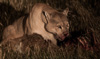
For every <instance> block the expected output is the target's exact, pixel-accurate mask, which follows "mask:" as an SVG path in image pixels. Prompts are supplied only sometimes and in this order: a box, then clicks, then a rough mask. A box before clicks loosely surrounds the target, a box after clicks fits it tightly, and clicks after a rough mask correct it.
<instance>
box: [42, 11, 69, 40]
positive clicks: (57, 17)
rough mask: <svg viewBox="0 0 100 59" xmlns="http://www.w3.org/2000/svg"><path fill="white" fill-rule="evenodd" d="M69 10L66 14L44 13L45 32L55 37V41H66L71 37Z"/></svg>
mask: <svg viewBox="0 0 100 59" xmlns="http://www.w3.org/2000/svg"><path fill="white" fill-rule="evenodd" d="M67 13H68V10H66V11H65V10H64V12H63V13H62V12H46V11H43V12H42V21H43V22H44V24H45V26H44V28H45V30H46V31H47V32H49V33H51V34H53V35H54V38H55V39H58V40H60V41H62V40H64V39H65V37H67V36H68V35H69V22H68V19H67Z"/></svg>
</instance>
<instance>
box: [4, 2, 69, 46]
mask: <svg viewBox="0 0 100 59" xmlns="http://www.w3.org/2000/svg"><path fill="white" fill-rule="evenodd" d="M66 12H68V11H66ZM66 12H65V11H64V13H63V12H58V11H57V10H55V9H53V8H51V7H50V6H48V5H46V4H42V3H38V4H36V5H34V7H33V8H32V10H31V12H30V14H29V16H28V18H27V19H26V23H25V25H24V26H25V27H24V28H23V21H24V17H25V16H23V17H21V18H19V19H18V20H17V21H15V22H14V23H13V24H12V25H9V26H8V27H6V28H5V30H4V32H3V39H4V40H6V39H8V40H9V39H14V38H18V37H21V36H23V35H25V34H27V35H31V34H33V33H37V34H40V35H41V36H42V37H43V38H44V39H45V40H51V41H52V43H54V44H55V45H56V44H57V40H56V39H59V38H60V39H61V37H63V36H64V34H66V33H67V35H68V33H69V23H68V20H67V17H66V15H67V13H66ZM59 26H61V28H59Z"/></svg>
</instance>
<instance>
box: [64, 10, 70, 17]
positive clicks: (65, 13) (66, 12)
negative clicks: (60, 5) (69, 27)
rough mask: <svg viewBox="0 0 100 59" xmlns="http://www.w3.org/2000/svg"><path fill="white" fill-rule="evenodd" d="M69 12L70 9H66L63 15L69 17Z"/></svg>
mask: <svg viewBox="0 0 100 59" xmlns="http://www.w3.org/2000/svg"><path fill="white" fill-rule="evenodd" d="M68 12H69V8H66V9H65V10H64V11H63V14H64V15H66V16H67V15H68Z"/></svg>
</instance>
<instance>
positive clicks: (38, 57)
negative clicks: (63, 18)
mask: <svg viewBox="0 0 100 59" xmlns="http://www.w3.org/2000/svg"><path fill="white" fill-rule="evenodd" d="M0 2H1V3H0V39H1V40H0V41H2V32H3V30H4V28H5V27H6V26H8V25H9V24H12V23H13V22H14V21H15V20H16V19H18V18H19V17H21V16H23V15H25V14H26V13H29V12H30V10H31V8H32V6H33V5H34V4H35V3H38V2H43V3H46V4H49V5H50V6H52V7H53V8H55V9H57V10H60V11H62V10H63V9H65V8H66V7H68V8H69V10H70V12H69V15H68V18H69V22H70V37H68V38H66V39H65V40H64V41H63V42H59V43H60V44H59V46H60V47H57V46H54V45H53V44H51V43H50V42H45V41H44V40H43V38H42V37H41V36H38V35H34V36H33V35H32V36H28V37H27V36H24V37H21V38H18V39H17V40H16V39H15V41H7V42H6V43H5V44H4V46H3V47H0V50H1V49H2V55H3V56H2V58H4V59H99V56H100V46H99V45H100V11H99V7H100V6H99V1H97V0H93V1H92V0H91V1H90V0H81V1H80V0H70V1H69V0H66V1H65V0H59V1H58V0H34V1H33V0H30V1H29V0H11V1H10V0H7V1H6V0H0ZM27 39H29V40H27ZM32 39H34V40H32ZM37 39H39V41H38V42H37ZM14 42H15V43H14ZM20 42H21V43H22V48H21V50H22V51H24V50H25V49H26V50H27V46H28V47H29V49H28V52H26V53H22V54H21V53H18V52H14V51H16V50H15V49H16V47H15V45H20ZM33 42H34V43H33ZM41 42H42V43H41ZM26 43H27V44H26ZM12 44H13V45H12ZM9 45H10V46H9ZM11 45H12V46H11ZM37 46H38V48H37ZM11 47H12V48H11ZM14 47H15V49H14ZM63 47H64V48H63ZM10 49H11V50H10ZM13 49H14V50H13ZM12 50H13V51H12Z"/></svg>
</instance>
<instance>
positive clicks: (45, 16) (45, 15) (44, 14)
mask: <svg viewBox="0 0 100 59" xmlns="http://www.w3.org/2000/svg"><path fill="white" fill-rule="evenodd" d="M49 19H50V14H49V13H48V12H46V11H42V21H43V22H44V23H45V24H47V23H48V21H49Z"/></svg>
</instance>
